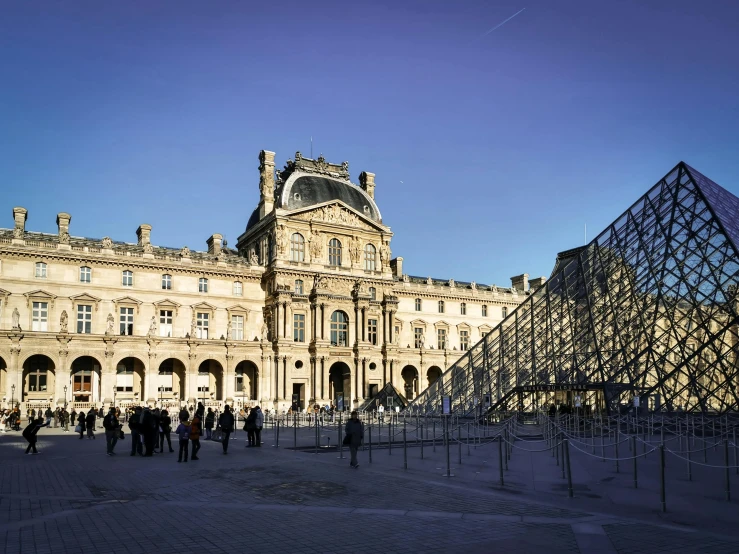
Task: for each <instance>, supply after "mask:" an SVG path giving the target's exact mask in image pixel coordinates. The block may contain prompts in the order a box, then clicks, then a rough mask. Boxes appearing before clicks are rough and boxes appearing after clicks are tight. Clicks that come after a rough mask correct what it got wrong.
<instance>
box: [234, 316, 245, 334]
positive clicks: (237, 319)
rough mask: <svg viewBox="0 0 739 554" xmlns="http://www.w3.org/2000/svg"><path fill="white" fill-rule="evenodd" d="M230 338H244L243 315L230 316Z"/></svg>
mask: <svg viewBox="0 0 739 554" xmlns="http://www.w3.org/2000/svg"><path fill="white" fill-rule="evenodd" d="M231 338H232V339H234V340H244V316H243V315H234V316H231Z"/></svg>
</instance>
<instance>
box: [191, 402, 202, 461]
mask: <svg viewBox="0 0 739 554" xmlns="http://www.w3.org/2000/svg"><path fill="white" fill-rule="evenodd" d="M199 411H200V410H198V411H196V412H195V415H194V416H193V418H192V422H190V442H191V443H192V455H191V456H190V459H191V460H199V459H200V458H198V452H199V451H200V433H201V425H202V423H201V419H200V416H199V415H198V413H199Z"/></svg>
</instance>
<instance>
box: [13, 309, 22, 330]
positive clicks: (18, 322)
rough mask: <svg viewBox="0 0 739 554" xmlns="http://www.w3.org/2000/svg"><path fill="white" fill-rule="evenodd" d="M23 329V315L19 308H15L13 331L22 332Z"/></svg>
mask: <svg viewBox="0 0 739 554" xmlns="http://www.w3.org/2000/svg"><path fill="white" fill-rule="evenodd" d="M20 328H21V313H20V312H19V311H18V308H13V330H14V331H15V330H20Z"/></svg>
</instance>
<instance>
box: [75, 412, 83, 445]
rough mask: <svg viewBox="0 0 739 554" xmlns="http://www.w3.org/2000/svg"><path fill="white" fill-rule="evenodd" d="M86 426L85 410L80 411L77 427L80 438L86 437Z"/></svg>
mask: <svg viewBox="0 0 739 554" xmlns="http://www.w3.org/2000/svg"><path fill="white" fill-rule="evenodd" d="M85 428H86V427H85V412H80V415H79V417H78V418H77V429H75V431H77V432H78V433H79V434H80V440H82V439H83V438H84V434H85Z"/></svg>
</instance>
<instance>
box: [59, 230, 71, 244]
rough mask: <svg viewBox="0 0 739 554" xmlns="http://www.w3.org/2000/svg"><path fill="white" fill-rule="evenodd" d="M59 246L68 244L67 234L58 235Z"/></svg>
mask: <svg viewBox="0 0 739 554" xmlns="http://www.w3.org/2000/svg"><path fill="white" fill-rule="evenodd" d="M59 244H69V233H67V232H66V231H64V232H61V233H59Z"/></svg>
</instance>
